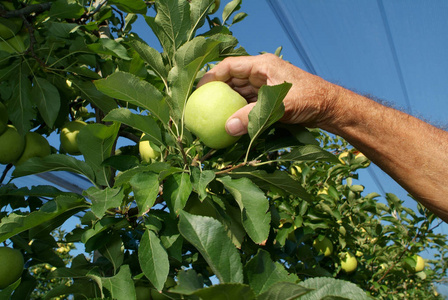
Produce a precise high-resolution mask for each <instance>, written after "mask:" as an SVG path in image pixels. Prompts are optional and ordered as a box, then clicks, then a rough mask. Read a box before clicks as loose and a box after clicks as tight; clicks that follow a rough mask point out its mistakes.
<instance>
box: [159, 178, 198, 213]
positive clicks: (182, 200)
mask: <svg viewBox="0 0 448 300" xmlns="http://www.w3.org/2000/svg"><path fill="white" fill-rule="evenodd" d="M192 190H193V187H192V184H191V181H190V175H189V174H187V173H176V174H173V175H171V176H169V177H167V179H166V180H165V182H164V184H163V197H164V199H165V201H166V203H167V204H168V207H169V209H170V211H171V212H172V213H173V214H175V215H178V214H179V212H180V211H181V210H182V209H183V208H184V207H185V204H186V203H187V200H188V197H189V196H190V194H191V192H192Z"/></svg>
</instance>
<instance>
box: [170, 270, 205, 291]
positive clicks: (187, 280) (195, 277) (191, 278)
mask: <svg viewBox="0 0 448 300" xmlns="http://www.w3.org/2000/svg"><path fill="white" fill-rule="evenodd" d="M177 279H178V284H177V285H176V286H175V287H174V288H172V289H170V292H171V293H178V294H184V295H191V294H193V293H194V291H196V290H199V289H202V288H203V287H204V278H202V275H201V274H198V273H196V271H195V270H194V269H189V270H181V271H179V273H177Z"/></svg>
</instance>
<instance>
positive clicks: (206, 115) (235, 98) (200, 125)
mask: <svg viewBox="0 0 448 300" xmlns="http://www.w3.org/2000/svg"><path fill="white" fill-rule="evenodd" d="M246 104H247V102H246V100H245V99H244V98H243V97H242V96H241V95H240V94H238V93H237V92H236V91H235V90H233V89H232V88H231V87H230V86H229V85H228V84H226V83H224V82H221V81H212V82H209V83H206V84H204V85H203V86H201V87H200V88H198V89H197V90H196V91H194V92H193V93H192V94H191V96H190V97H189V99H188V101H187V104H186V106H185V125H186V127H187V128H188V129H189V130H190V131H191V132H192V133H194V134H195V135H196V136H197V137H198V138H199V139H200V140H201V141H202V142H203V143H204V144H205V145H206V146H208V147H210V148H214V149H222V148H226V147H228V146H230V145H232V144H234V143H235V142H236V141H237V140H238V139H239V137H234V136H231V135H229V134H228V133H227V132H226V128H225V125H226V121H227V119H228V118H229V117H230V116H231V115H233V113H235V112H236V111H237V110H238V109H240V108H242V107H243V106H245V105H246Z"/></svg>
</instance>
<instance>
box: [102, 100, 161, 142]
mask: <svg viewBox="0 0 448 300" xmlns="http://www.w3.org/2000/svg"><path fill="white" fill-rule="evenodd" d="M103 120H104V121H113V122H119V123H123V124H126V125H128V126H131V127H133V128H135V129H137V130H140V131H142V132H144V133H145V136H146V137H147V138H148V139H149V140H150V141H151V142H153V143H155V144H156V145H158V146H161V145H163V141H162V131H161V130H160V127H159V126H158V125H157V122H156V121H155V120H154V119H153V118H152V117H151V116H144V115H137V114H133V113H132V112H131V111H130V110H129V109H126V108H117V109H114V110H112V111H111V112H110V113H109V114H107V116H105V117H104V118H103Z"/></svg>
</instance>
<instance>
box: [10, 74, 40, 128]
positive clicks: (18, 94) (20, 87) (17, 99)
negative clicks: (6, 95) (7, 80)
mask: <svg viewBox="0 0 448 300" xmlns="http://www.w3.org/2000/svg"><path fill="white" fill-rule="evenodd" d="M31 87H32V85H31V82H30V80H29V79H28V78H27V76H25V75H24V74H21V75H20V76H18V77H17V78H16V80H14V81H13V82H12V88H13V91H12V96H11V99H10V100H9V101H8V102H7V107H8V118H9V119H10V120H11V122H12V124H13V125H14V126H15V127H16V128H17V131H18V132H19V133H21V134H23V135H25V133H27V132H28V131H30V129H31V128H32V125H31V120H33V119H34V118H35V117H36V112H35V111H34V109H33V104H32V102H31Z"/></svg>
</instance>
